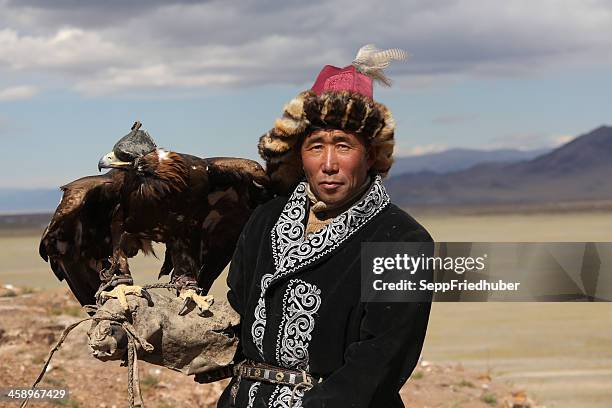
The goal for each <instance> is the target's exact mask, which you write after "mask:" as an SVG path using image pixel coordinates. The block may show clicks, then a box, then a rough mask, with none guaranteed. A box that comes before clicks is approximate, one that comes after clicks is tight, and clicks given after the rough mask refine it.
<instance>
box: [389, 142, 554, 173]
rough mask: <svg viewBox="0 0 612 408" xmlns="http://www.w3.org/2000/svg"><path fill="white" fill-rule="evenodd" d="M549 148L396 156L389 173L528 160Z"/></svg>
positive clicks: (455, 151)
mask: <svg viewBox="0 0 612 408" xmlns="http://www.w3.org/2000/svg"><path fill="white" fill-rule="evenodd" d="M549 151H550V149H537V150H517V149H496V150H477V149H457V148H455V149H448V150H444V151H441V152H436V153H427V154H423V155H419V156H408V157H397V158H396V159H395V161H394V162H393V167H391V171H390V172H389V175H390V176H391V177H393V176H398V175H400V174H406V173H419V172H422V171H431V172H434V173H449V172H452V171H459V170H464V169H467V168H470V167H472V166H475V165H476V164H482V163H510V162H516V161H520V160H529V159H533V158H534V157H537V156H540V155H542V154H544V153H547V152H549Z"/></svg>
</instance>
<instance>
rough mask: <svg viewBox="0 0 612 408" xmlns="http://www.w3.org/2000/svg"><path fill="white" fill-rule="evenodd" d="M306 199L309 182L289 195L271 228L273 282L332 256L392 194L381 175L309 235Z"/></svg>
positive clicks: (303, 183) (383, 206)
mask: <svg viewBox="0 0 612 408" xmlns="http://www.w3.org/2000/svg"><path fill="white" fill-rule="evenodd" d="M307 201H308V197H307V195H306V182H305V181H303V182H301V183H300V184H298V186H297V187H296V188H295V190H294V191H293V194H292V195H291V197H289V200H288V201H287V204H286V205H285V207H284V208H283V211H282V212H281V214H280V217H279V219H278V221H277V222H276V224H275V225H274V228H272V232H271V242H272V255H273V258H274V269H275V271H274V276H273V277H272V279H271V281H270V284H272V283H274V282H275V281H277V280H278V279H280V278H282V277H284V276H286V275H288V274H293V273H295V272H297V271H299V270H301V269H303V268H304V267H306V266H307V265H310V264H313V263H314V262H316V261H318V260H320V259H323V258H324V257H327V256H329V255H330V254H331V253H333V252H334V251H335V250H336V249H337V248H338V247H340V246H341V245H342V243H343V242H344V241H346V240H347V239H348V238H349V237H350V236H352V235H353V234H354V233H355V232H357V231H359V229H361V228H362V227H363V226H364V225H365V224H366V223H367V222H368V221H369V220H370V219H372V218H373V217H374V216H375V215H376V214H378V213H379V212H380V211H382V210H383V209H384V208H385V207H386V206H387V205H388V204H389V195H388V194H387V191H386V190H385V187H384V186H383V184H382V178H381V177H380V176H376V177H375V178H374V181H373V182H372V185H371V186H370V188H369V189H368V191H367V193H366V194H365V195H364V196H363V197H362V198H361V199H360V200H359V201H357V202H356V203H355V204H353V205H352V206H351V207H349V208H348V209H347V210H346V211H344V212H343V213H341V214H340V215H338V216H337V217H335V218H334V219H333V220H332V222H330V223H329V224H327V225H326V226H325V227H323V228H322V229H320V230H319V231H317V232H315V233H313V234H311V235H309V236H308V237H307V238H306V237H305V229H306V227H305V225H306V217H307V216H308V205H307V204H308V203H307ZM268 286H270V285H268Z"/></svg>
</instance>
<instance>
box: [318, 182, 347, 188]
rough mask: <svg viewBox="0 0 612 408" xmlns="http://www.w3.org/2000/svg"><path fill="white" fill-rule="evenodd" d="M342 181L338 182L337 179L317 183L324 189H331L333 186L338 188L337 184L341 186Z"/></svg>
mask: <svg viewBox="0 0 612 408" xmlns="http://www.w3.org/2000/svg"><path fill="white" fill-rule="evenodd" d="M341 185H342V183H340V182H338V181H322V182H320V183H319V186H321V187H322V188H324V189H327V190H332V189H334V188H338V187H339V186H341Z"/></svg>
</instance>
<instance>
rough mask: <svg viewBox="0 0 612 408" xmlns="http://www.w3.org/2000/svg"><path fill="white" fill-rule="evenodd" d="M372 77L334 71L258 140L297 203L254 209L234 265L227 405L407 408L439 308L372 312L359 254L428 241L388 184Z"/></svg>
mask: <svg viewBox="0 0 612 408" xmlns="http://www.w3.org/2000/svg"><path fill="white" fill-rule="evenodd" d="M387 63H388V61H387ZM367 71H368V69H367V68H366V67H364V66H363V65H360V64H354V65H351V66H348V67H345V68H336V67H332V66H326V67H325V68H323V70H322V71H321V73H320V74H319V77H318V78H317V80H316V82H315V84H314V86H313V87H312V89H311V90H309V91H305V92H303V93H301V94H300V95H298V96H297V97H296V98H295V99H293V100H292V101H291V102H289V104H288V105H287V106H285V109H284V115H283V117H282V118H281V119H278V120H277V121H276V124H275V127H274V128H273V129H272V130H271V131H269V132H268V133H267V134H265V135H264V136H262V137H261V139H260V143H259V151H260V154H261V155H262V157H263V158H264V159H265V160H266V163H267V169H268V172H269V174H270V176H271V179H272V182H273V183H274V184H275V185H276V186H277V188H279V189H285V190H286V191H287V192H288V193H290V196H289V197H288V198H287V197H278V198H276V199H273V200H272V201H270V202H268V203H266V204H264V205H262V206H260V207H259V208H257V209H256V210H255V212H254V213H253V214H252V216H251V218H250V219H249V222H248V223H247V225H246V226H245V228H244V229H243V232H242V235H241V237H240V240H239V242H238V246H237V248H236V252H235V253H234V257H233V260H232V263H231V267H230V272H229V276H228V285H229V287H230V292H229V293H228V299H229V301H230V303H231V305H232V307H233V308H234V309H235V310H236V311H237V312H238V313H239V314H240V316H241V333H240V347H241V351H240V353H241V357H240V359H241V360H243V359H244V361H243V362H242V363H241V364H238V365H237V366H236V368H235V369H234V377H233V379H232V381H231V383H230V385H229V386H228V387H227V388H226V390H225V391H224V393H223V395H222V396H221V398H220V400H219V403H218V406H219V407H230V406H236V407H249V408H251V407H308V408H311V407H333V408H339V407H384V408H393V407H403V404H402V401H401V398H400V396H399V390H400V388H401V387H402V385H403V384H404V382H405V381H406V380H407V379H408V377H409V376H410V373H411V372H412V370H413V368H414V367H415V365H416V363H417V361H418V358H419V354H420V351H421V347H422V344H423V340H424V337H425V330H426V327H427V320H428V317H429V310H430V303H429V302H424V303H380V302H370V303H368V302H363V301H362V300H361V298H360V295H361V290H360V289H361V288H360V282H361V273H360V266H361V265H360V251H361V243H362V242H431V237H430V236H429V234H428V233H427V231H426V230H425V229H424V228H423V227H422V226H420V225H419V224H418V223H417V222H416V221H415V220H414V219H413V218H412V217H410V216H409V215H408V214H406V213H405V212H403V211H402V210H401V209H399V208H398V207H396V206H395V205H393V204H390V202H389V197H388V195H387V193H386V191H385V188H384V186H383V184H382V177H383V176H385V175H386V174H387V172H388V171H389V168H390V166H391V163H392V153H393V144H394V141H393V134H394V129H395V123H394V121H393V118H392V116H391V113H390V111H389V110H388V109H387V108H386V107H385V106H384V105H382V104H380V103H377V102H375V101H374V100H373V99H372V79H371V78H370V77H369V76H367V75H365V74H364V73H363V72H367ZM378 74H381V72H379V73H378ZM303 178H305V181H301V182H300V180H302V179H303Z"/></svg>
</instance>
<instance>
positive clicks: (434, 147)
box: [394, 144, 449, 157]
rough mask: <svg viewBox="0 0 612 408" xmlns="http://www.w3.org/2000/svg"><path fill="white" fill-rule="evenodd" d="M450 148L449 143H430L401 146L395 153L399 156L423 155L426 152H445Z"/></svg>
mask: <svg viewBox="0 0 612 408" xmlns="http://www.w3.org/2000/svg"><path fill="white" fill-rule="evenodd" d="M448 149H449V147H448V145H445V144H428V145H419V146H412V147H409V148H401V147H399V148H396V149H395V151H394V155H395V156H397V157H405V156H422V155H424V154H430V153H439V152H443V151H445V150H448Z"/></svg>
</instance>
